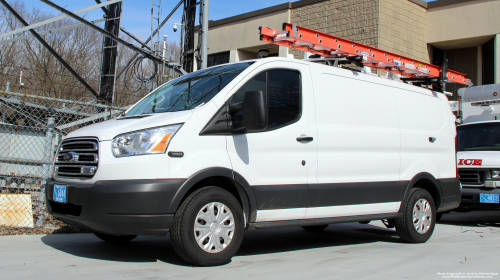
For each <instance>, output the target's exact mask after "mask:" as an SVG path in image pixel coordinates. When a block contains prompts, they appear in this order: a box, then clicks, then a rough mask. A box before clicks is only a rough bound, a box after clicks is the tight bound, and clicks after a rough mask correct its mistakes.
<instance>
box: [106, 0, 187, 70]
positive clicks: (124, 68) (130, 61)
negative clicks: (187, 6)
mask: <svg viewBox="0 0 500 280" xmlns="http://www.w3.org/2000/svg"><path fill="white" fill-rule="evenodd" d="M182 2H184V0H181V1H179V3H177V6H175V8H174V9H173V10H172V11H171V12H170V14H168V16H167V17H166V18H165V19H164V20H163V21H162V22H161V24H160V26H158V28H157V29H156V30H155V32H153V34H151V36H149V38H148V39H147V40H146V41H144V44H147V43H148V42H149V41H150V40H151V39H152V38H153V36H154V35H155V34H156V32H158V31H160V28H162V27H163V25H165V23H167V21H168V20H169V19H170V17H172V15H173V14H174V13H175V11H177V9H178V8H179V7H180V6H181V5H182ZM137 56H138V54H137V53H136V54H135V55H134V56H133V57H132V58H131V59H130V60H129V61H128V62H127V64H125V67H123V69H122V70H121V71H120V73H118V75H116V79H117V80H118V78H120V76H121V75H122V74H123V72H125V70H127V68H128V67H129V66H130V64H132V62H133V61H134V59H135V58H136V57H137Z"/></svg>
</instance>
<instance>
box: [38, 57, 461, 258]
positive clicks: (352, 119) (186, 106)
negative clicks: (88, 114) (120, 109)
mask: <svg viewBox="0 0 500 280" xmlns="http://www.w3.org/2000/svg"><path fill="white" fill-rule="evenodd" d="M455 137H456V130H455V118H454V116H453V114H452V112H451V109H450V106H449V104H448V100H447V98H446V96H445V95H444V94H442V93H438V92H434V91H431V90H428V89H424V88H420V87H416V86H412V85H409V84H405V83H403V82H401V81H399V80H398V81H396V80H392V79H388V78H384V77H379V76H378V75H374V74H365V73H359V72H356V71H351V70H347V69H342V68H339V67H332V66H328V65H323V64H319V63H313V62H308V61H301V60H294V59H287V58H267V59H258V60H253V61H243V62H237V63H230V64H224V65H221V66H215V67H211V68H208V69H204V70H200V71H196V72H193V73H190V74H188V75H185V76H182V77H180V78H178V79H176V80H173V81H171V82H169V83H167V84H164V85H162V86H160V87H159V88H157V89H156V90H154V91H153V92H151V93H150V94H149V95H147V96H146V97H144V98H143V99H142V100H140V101H139V102H137V103H136V104H135V105H133V106H132V107H131V108H130V109H129V110H128V111H126V112H125V113H124V114H123V115H121V116H120V117H118V118H116V119H112V120H109V121H106V122H102V123H98V124H94V125H90V126H87V127H84V128H82V129H80V130H77V131H74V132H72V133H70V134H69V135H67V137H66V138H65V139H64V140H63V142H62V144H61V145H60V148H59V150H58V154H57V158H56V162H55V170H54V177H53V178H52V179H51V180H50V181H49V182H48V183H47V188H46V199H47V209H48V211H49V213H50V214H51V215H53V216H54V217H56V218H58V219H61V220H64V221H66V222H68V223H70V224H74V225H77V226H80V227H84V228H87V229H90V230H91V231H93V232H95V233H96V235H97V236H98V237H100V238H101V239H104V240H106V241H109V242H126V241H129V240H131V239H133V238H134V237H135V236H137V235H149V236H165V235H166V234H167V233H168V232H170V237H171V240H172V244H173V247H174V249H175V251H176V252H177V253H178V255H179V256H180V257H181V258H182V259H184V260H185V261H187V262H189V263H192V264H195V265H205V266H207V265H219V264H224V263H227V262H229V261H230V260H231V257H232V256H233V255H234V254H235V253H236V252H237V250H238V248H239V246H240V244H241V242H242V239H243V236H244V231H245V230H254V229H267V228H278V227H295V226H297V227H298V226H300V227H303V228H304V229H305V230H310V231H319V230H322V229H324V228H325V227H326V226H327V225H329V224H333V223H344V222H358V221H360V222H364V221H369V220H376V219H383V220H387V221H388V223H389V224H394V225H395V228H396V231H397V233H398V234H399V235H400V237H401V239H402V240H404V241H406V242H410V243H421V242H425V241H427V240H428V239H429V238H430V236H431V234H432V232H433V230H434V226H435V221H436V213H438V212H441V211H447V210H450V209H453V208H455V207H457V206H458V205H459V203H460V183H459V181H458V180H457V169H456V164H455V162H456V151H455V149H456V146H455Z"/></svg>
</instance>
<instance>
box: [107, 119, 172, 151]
mask: <svg viewBox="0 0 500 280" xmlns="http://www.w3.org/2000/svg"><path fill="white" fill-rule="evenodd" d="M181 126H182V125H181V124H174V125H169V126H164V127H156V128H150V129H146V130H140V131H135V132H130V133H125V134H121V135H118V136H116V137H115V138H114V139H113V143H112V146H111V147H112V149H113V155H115V157H126V156H136V155H146V154H161V153H165V151H166V149H167V147H168V144H169V143H170V140H172V137H173V136H174V135H175V133H176V132H177V131H178V130H179V128H180V127H181Z"/></svg>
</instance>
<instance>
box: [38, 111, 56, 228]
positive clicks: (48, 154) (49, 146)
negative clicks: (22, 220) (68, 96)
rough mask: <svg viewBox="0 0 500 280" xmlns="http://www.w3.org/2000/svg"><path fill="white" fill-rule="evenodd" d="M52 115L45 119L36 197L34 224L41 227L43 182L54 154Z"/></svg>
mask: <svg viewBox="0 0 500 280" xmlns="http://www.w3.org/2000/svg"><path fill="white" fill-rule="evenodd" d="M54 123H55V120H54V117H49V118H48V120H47V132H46V133H45V147H44V157H43V162H44V164H43V175H42V176H43V178H42V182H41V185H40V194H39V197H38V207H37V210H38V216H37V221H36V226H37V227H41V226H43V223H44V221H45V184H46V183H47V179H48V178H49V177H50V168H51V167H52V155H53V154H54V145H53V142H54Z"/></svg>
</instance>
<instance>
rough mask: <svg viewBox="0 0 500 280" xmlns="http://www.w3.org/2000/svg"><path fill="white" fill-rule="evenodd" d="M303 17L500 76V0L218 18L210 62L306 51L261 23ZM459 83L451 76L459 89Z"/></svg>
mask: <svg viewBox="0 0 500 280" xmlns="http://www.w3.org/2000/svg"><path fill="white" fill-rule="evenodd" d="M283 22H291V23H296V24H297V25H299V26H304V27H307V28H311V29H314V30H318V31H321V32H325V33H328V34H332V35H335V36H339V37H343V38H346V39H349V40H352V41H356V42H360V43H363V44H367V45H371V46H374V47H377V48H380V49H384V50H387V51H390V52H394V53H398V54H401V55H404V56H408V57H412V58H414V59H418V60H421V61H425V62H431V63H434V64H437V65H441V63H442V60H443V58H447V59H448V60H449V68H450V69H453V70H456V71H459V72H462V73H466V74H467V75H468V77H469V78H470V79H471V80H472V82H473V83H474V85H482V84H492V83H500V0H438V1H434V2H424V1H421V0H302V1H297V2H290V3H285V4H281V5H277V6H273V7H269V8H265V9H261V10H257V11H253V12H249V13H246V14H242V15H237V16H234V17H230V18H225V19H221V20H217V21H210V24H209V42H208V47H209V50H208V52H209V65H217V64H220V63H226V62H233V61H240V60H246V59H253V58H256V57H257V53H258V52H259V50H263V49H265V50H267V51H268V52H269V55H270V56H286V55H287V54H289V53H290V54H293V55H294V56H295V58H303V56H304V55H303V53H301V52H299V51H297V50H291V49H290V50H289V49H287V48H285V47H280V46H277V45H270V44H266V43H263V42H261V41H260V38H259V30H258V27H259V26H267V27H270V28H274V29H281V27H282V24H283ZM458 88H459V85H454V84H449V85H447V90H449V91H453V92H456V90H457V89H458Z"/></svg>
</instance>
